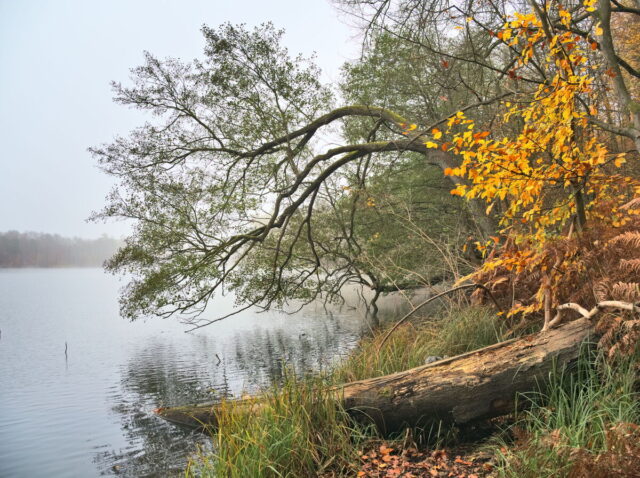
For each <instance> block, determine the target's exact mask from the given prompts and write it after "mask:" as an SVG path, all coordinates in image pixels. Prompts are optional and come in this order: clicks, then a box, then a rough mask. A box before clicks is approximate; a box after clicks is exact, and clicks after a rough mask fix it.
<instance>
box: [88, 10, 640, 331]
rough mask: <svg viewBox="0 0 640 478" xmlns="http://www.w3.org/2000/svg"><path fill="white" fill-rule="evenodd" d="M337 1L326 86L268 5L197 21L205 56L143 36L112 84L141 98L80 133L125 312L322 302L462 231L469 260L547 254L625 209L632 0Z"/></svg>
mask: <svg viewBox="0 0 640 478" xmlns="http://www.w3.org/2000/svg"><path fill="white" fill-rule="evenodd" d="M636 3H637V2H636ZM341 4H342V6H343V7H344V8H345V9H347V10H349V11H350V12H356V13H357V15H359V16H360V17H361V18H364V19H365V20H366V22H365V24H364V25H363V26H364V28H365V30H366V33H367V42H366V43H365V46H364V50H363V55H362V58H361V60H360V61H358V62H355V63H351V64H348V65H346V66H345V68H344V71H343V73H344V75H343V80H342V83H341V85H340V89H339V91H337V90H336V89H335V88H332V87H331V85H323V84H321V82H320V81H319V80H318V77H319V72H318V69H317V68H316V67H315V66H314V64H313V61H312V59H306V58H302V57H296V58H292V57H291V56H290V55H289V53H288V52H287V51H286V49H285V48H283V47H282V45H281V37H282V34H283V33H282V32H281V31H278V30H276V29H275V28H274V27H273V26H271V25H270V24H265V25H263V26H261V27H258V28H256V29H254V30H248V29H246V28H245V27H242V26H232V25H223V26H221V27H219V28H217V29H211V28H207V27H205V28H203V35H204V39H205V52H204V59H202V60H196V61H193V62H189V63H185V62H181V61H178V60H175V59H166V60H160V59H158V58H156V57H155V56H153V55H151V54H147V55H146V61H145V64H144V65H143V66H140V67H138V68H135V69H134V70H132V77H133V78H132V84H131V85H130V86H123V85H121V84H119V83H116V84H114V89H115V92H116V101H118V102H120V103H122V104H125V105H128V106H133V107H136V108H140V109H144V110H147V111H149V112H151V113H152V114H153V115H154V120H153V122H149V123H148V124H146V125H144V126H142V127H140V128H138V129H136V130H135V131H133V132H132V133H131V134H130V135H129V136H128V137H124V138H118V139H117V140H116V141H114V142H113V143H112V144H108V145H103V146H101V147H96V148H94V149H92V152H93V154H94V155H95V156H96V157H97V158H98V161H99V162H100V165H101V166H102V168H103V169H104V170H105V171H106V172H107V173H109V174H111V175H114V176H116V177H118V178H119V185H118V187H117V188H116V189H115V190H114V191H113V193H112V194H111V195H110V196H109V198H108V204H107V206H106V207H105V209H104V210H103V211H102V212H100V213H98V214H97V216H98V217H103V218H117V217H124V218H129V219H133V220H134V224H135V228H134V232H133V234H132V235H131V236H130V237H129V238H128V239H127V241H126V245H125V246H124V247H123V248H122V249H121V250H120V251H119V252H118V253H117V254H116V255H115V256H114V257H113V259H112V260H111V261H110V263H109V268H110V269H111V270H114V271H122V272H129V273H131V274H132V276H133V279H132V281H131V283H130V284H129V286H128V288H127V290H126V292H125V294H124V297H123V312H124V313H125V315H126V316H128V317H132V318H133V317H136V316H138V315H140V314H150V313H152V314H158V315H162V316H166V315H171V314H174V313H180V314H182V316H183V318H184V317H191V318H190V319H189V318H187V320H192V323H193V324H194V325H195V326H200V325H205V324H206V323H209V322H206V321H205V322H201V321H199V320H198V318H197V316H198V314H199V312H201V311H202V310H203V309H204V308H205V307H206V304H207V302H208V301H209V299H210V298H211V297H212V296H213V294H214V293H215V292H216V291H220V290H222V288H223V287H227V288H230V289H232V290H234V291H235V293H236V294H237V297H238V298H239V300H240V301H241V302H242V303H243V304H244V305H243V307H250V306H259V307H264V308H269V307H272V306H281V305H283V304H284V303H285V302H287V301H288V300H290V299H299V300H300V301H299V302H298V303H299V304H304V303H307V302H309V301H312V300H314V299H316V298H318V297H322V298H324V299H325V300H332V299H335V298H339V297H340V291H341V289H342V287H343V286H344V285H345V284H348V283H357V284H361V285H365V286H367V287H370V288H372V289H373V290H374V291H375V293H376V294H375V297H377V296H378V295H379V294H380V293H382V292H386V291H389V290H392V289H394V288H395V289H402V288H411V287H413V286H415V285H416V284H418V283H425V282H429V280H432V279H434V277H440V276H441V275H442V274H439V273H435V272H434V271H435V270H436V269H437V265H436V263H435V262H434V261H435V259H434V258H435V257H437V256H438V254H440V256H441V257H442V256H446V255H447V251H455V250H459V249H460V247H463V245H467V244H466V243H467V242H468V238H469V237H473V238H474V241H477V247H478V249H479V251H481V252H482V251H485V252H486V253H487V254H493V256H491V255H490V256H489V260H487V261H485V265H484V266H483V268H482V269H481V273H480V276H481V275H482V273H486V272H487V271H488V270H495V269H497V268H504V267H506V268H507V269H509V268H511V269H514V268H516V269H517V268H518V267H520V268H522V267H523V265H522V264H521V262H522V261H523V260H524V259H523V258H525V259H527V258H529V259H531V258H533V257H536V258H537V259H536V260H531V261H529V264H538V265H540V267H547V268H548V267H549V264H548V263H549V261H552V264H551V265H552V266H553V261H556V260H557V257H556V258H554V259H553V260H552V259H550V256H549V254H547V253H545V252H544V250H545V249H544V248H545V244H547V243H548V242H549V241H552V240H553V238H554V237H557V236H558V235H559V234H562V233H563V231H564V232H566V226H567V225H569V224H575V227H576V228H578V229H583V228H585V227H586V224H587V222H589V221H592V220H593V218H597V219H598V220H599V221H600V222H602V221H603V220H605V219H606V221H605V222H607V221H608V222H607V224H608V225H609V226H611V227H617V225H620V224H624V223H629V222H630V221H632V219H630V218H629V214H630V213H629V208H626V209H624V208H621V206H622V205H623V204H625V203H627V202H628V201H629V200H630V199H632V198H633V197H634V195H635V194H636V188H637V186H636V182H635V174H634V169H633V167H634V165H633V161H632V160H634V159H635V156H636V155H637V151H638V149H639V148H640V107H639V106H638V98H637V94H638V91H639V90H638V78H640V73H639V71H638V67H639V66H640V64H639V63H638V57H637V51H636V50H635V49H634V47H633V44H630V43H629V42H628V41H627V40H626V38H628V36H627V34H628V35H638V33H639V32H640V29H639V28H638V19H639V18H640V5H637V4H628V5H627V4H625V3H620V2H617V1H613V2H610V1H609V0H597V1H594V0H587V1H586V2H584V3H580V2H573V3H571V2H570V3H567V4H564V3H563V4H560V3H558V2H548V3H536V2H535V1H532V2H530V3H528V4H521V3H519V2H512V1H501V2H494V1H492V0H487V1H483V2H474V1H468V2H451V1H449V0H434V1H432V2H424V1H422V0H400V1H397V2H392V1H389V0H380V1H373V2H371V1H367V2H364V1H363V2H359V1H357V0H354V1H351V0H345V1H343V2H341ZM630 18H631V19H633V20H629V19H630ZM623 31H624V32H625V35H624V36H623V35H621V32H623ZM639 36H640V35H639ZM625 153H626V155H625ZM630 158H631V159H630ZM625 161H626V162H627V163H628V164H627V165H623V163H624V162H625ZM442 173H444V174H442ZM450 189H452V190H453V192H454V193H455V194H456V195H457V196H450V195H449V194H448V193H447V191H448V190H450ZM459 196H462V197H464V198H466V201H461V200H460V198H459ZM606 207H609V208H610V211H611V213H606V212H605V211H604V210H603V208H606ZM487 241H488V242H487ZM497 244H500V245H501V246H500V247H502V248H503V249H504V251H503V252H502V254H498V255H496V254H497V252H496V251H498V250H499V247H498V246H497ZM514 244H516V245H517V253H513V254H512V255H511V256H509V255H508V254H507V253H506V252H505V251H506V249H505V248H507V246H508V247H514V246H513V245H514ZM491 251H493V252H491ZM512 252H513V251H512ZM498 256H499V259H498V258H497V257H498ZM527 260H528V259H527ZM497 261H500V262H497ZM532 267H533V266H532ZM447 269H448V271H449V272H450V271H452V270H456V267H448V268H447ZM511 269H509V270H511ZM466 272H469V271H468V270H467V271H466ZM454 276H457V273H455V274H454ZM480 276H478V277H480ZM450 278H453V279H458V278H459V277H450ZM557 280H558V277H557V276H554V277H547V278H546V279H544V280H543V281H542V282H541V284H540V285H539V289H538V292H537V297H538V299H536V301H535V302H534V303H533V305H532V306H531V307H529V308H528V309H527V310H528V311H529V312H531V311H534V310H537V309H536V307H537V308H539V307H541V304H542V303H543V302H544V300H545V299H544V297H545V292H544V291H546V290H548V288H549V284H550V283H552V282H553V281H557ZM549 300H551V299H549ZM536 304H537V305H536ZM517 309H518V307H514V310H517ZM524 309H526V307H521V308H520V310H524ZM240 310H241V309H240Z"/></svg>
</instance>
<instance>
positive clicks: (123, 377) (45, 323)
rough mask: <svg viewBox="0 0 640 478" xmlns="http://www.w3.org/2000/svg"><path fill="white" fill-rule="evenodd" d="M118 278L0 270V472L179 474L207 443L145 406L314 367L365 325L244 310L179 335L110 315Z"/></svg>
mask: <svg viewBox="0 0 640 478" xmlns="http://www.w3.org/2000/svg"><path fill="white" fill-rule="evenodd" d="M121 286H122V284H121V283H119V282H118V280H117V279H116V278H114V277H112V276H109V275H106V274H104V273H103V272H102V271H101V270H98V269H53V270H52V269H31V270H7V269H5V270H2V269H0V329H1V336H0V477H3V478H4V477H30V478H31V477H45V476H46V477H92V476H101V475H117V476H171V475H174V474H179V472H180V471H181V470H182V468H183V466H184V464H185V462H186V457H187V456H188V455H189V454H190V453H192V452H193V451H194V449H195V448H196V445H197V444H202V445H204V446H206V442H207V440H206V438H205V437H203V436H201V435H200V434H197V433H192V432H190V431H188V430H182V429H179V428H177V427H175V426H172V425H169V424H167V423H165V422H163V421H162V420H160V419H158V418H157V417H155V416H154V415H153V413H152V411H153V409H155V408H157V407H159V406H165V405H180V404H187V403H191V402H197V401H204V400H211V399H213V398H215V397H219V396H238V395H240V394H241V393H242V392H243V391H247V392H252V391H254V392H255V391H257V390H259V388H260V387H262V386H264V385H265V384H268V383H270V382H272V381H274V380H278V379H279V378H280V377H281V375H282V372H283V364H285V363H286V364H287V365H290V366H293V367H294V368H295V369H296V370H297V371H303V370H312V369H321V368H325V367H327V366H329V365H330V364H331V363H332V362H333V361H334V360H335V359H336V357H339V356H342V355H344V354H346V353H347V352H348V351H349V350H350V349H351V348H352V347H353V345H354V344H355V342H356V341H357V339H358V337H359V336H360V335H361V332H362V329H363V327H364V326H363V323H362V320H361V319H360V318H358V317H357V316H356V315H355V314H350V315H349V314H337V315H336V314H334V315H332V316H329V315H326V314H325V313H324V312H322V311H321V310H316V311H307V312H302V313H298V314H295V315H284V314H276V313H269V314H257V313H254V312H245V313H243V314H242V315H241V316H238V317H234V318H230V319H228V320H225V321H222V322H219V323H217V324H213V325H211V326H210V327H208V328H205V329H201V331H198V332H193V333H189V334H185V333H183V331H184V328H183V327H182V326H181V325H179V324H178V323H177V322H176V321H175V320H159V319H155V320H154V319H150V320H148V321H146V322H135V323H130V322H127V321H125V320H123V319H121V318H120V317H119V316H118V304H117V295H118V289H119V288H120V287H121ZM231 306H232V300H231V299H230V298H221V299H217V301H216V302H215V303H213V304H212V305H211V307H210V309H211V311H212V312H213V313H216V314H222V313H224V311H228V310H230V308H231ZM65 342H66V343H67V346H68V349H67V356H66V357H65ZM216 354H217V356H218V357H219V359H220V361H219V360H218V358H217V357H216Z"/></svg>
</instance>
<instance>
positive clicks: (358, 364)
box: [333, 307, 506, 382]
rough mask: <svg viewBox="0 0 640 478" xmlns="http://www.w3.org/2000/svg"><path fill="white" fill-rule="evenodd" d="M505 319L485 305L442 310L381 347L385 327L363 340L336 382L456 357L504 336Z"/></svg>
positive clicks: (340, 369)
mask: <svg viewBox="0 0 640 478" xmlns="http://www.w3.org/2000/svg"><path fill="white" fill-rule="evenodd" d="M505 331H506V327H505V326H504V321H503V319H501V318H499V317H496V315H495V312H493V311H492V310H491V309H488V308H485V307H466V308H461V309H451V310H446V311H442V312H441V315H440V316H439V317H436V318H435V319H430V320H429V321H427V322H425V323H423V324H420V325H414V324H411V323H408V324H406V325H404V326H403V327H401V328H399V329H397V330H396V331H395V332H394V333H393V335H391V336H390V337H389V339H388V340H387V341H386V342H385V344H384V345H383V346H382V348H380V343H381V341H382V339H383V337H384V336H385V335H386V334H385V332H386V331H385V330H382V331H381V332H379V333H376V334H374V335H373V336H372V337H369V338H366V339H363V340H362V341H361V342H360V344H359V347H358V348H357V349H356V350H355V351H354V352H353V353H352V354H351V355H350V356H349V357H347V359H346V360H345V361H344V362H343V363H342V364H340V365H339V366H338V367H337V368H336V369H335V371H334V373H333V378H334V380H336V381H337V382H351V381H354V380H362V379H365V378H372V377H378V376H381V375H388V374H391V373H395V372H400V371H402V370H407V369H409V368H413V367H418V366H419V365H423V364H424V361H425V358H427V357H429V356H453V355H458V354H461V353H465V352H469V351H471V350H475V349H478V348H481V347H485V346H488V345H492V344H495V343H497V342H500V341H501V340H503V338H504V334H505Z"/></svg>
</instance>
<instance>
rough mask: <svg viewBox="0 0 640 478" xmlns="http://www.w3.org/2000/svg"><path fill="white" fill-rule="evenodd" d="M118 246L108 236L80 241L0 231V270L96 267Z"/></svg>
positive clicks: (48, 235) (31, 233)
mask: <svg viewBox="0 0 640 478" xmlns="http://www.w3.org/2000/svg"><path fill="white" fill-rule="evenodd" d="M120 245H121V241H120V240H118V239H114V238H111V237H108V236H102V237H100V238H97V239H81V238H78V237H74V238H69V237H63V236H60V235H58V234H46V233H39V232H18V231H7V232H0V268H7V267H99V266H102V264H103V262H104V261H105V260H106V259H108V258H109V257H111V256H112V255H113V254H114V253H115V252H116V250H117V249H118V247H120Z"/></svg>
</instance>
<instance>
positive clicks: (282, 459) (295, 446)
mask: <svg viewBox="0 0 640 478" xmlns="http://www.w3.org/2000/svg"><path fill="white" fill-rule="evenodd" d="M264 397H266V400H260V401H256V404H255V406H254V407H253V408H252V410H251V411H250V412H249V413H247V410H246V408H245V407H243V409H242V410H240V409H238V408H237V407H236V406H234V404H233V402H227V403H226V404H225V405H224V408H223V410H222V412H221V413H220V414H219V416H218V419H219V430H218V432H217V433H216V434H215V435H214V437H213V439H214V447H215V451H214V453H213V454H209V455H201V456H199V457H198V459H196V460H195V461H193V462H192V463H191V464H190V466H189V469H188V470H187V476H199V477H222V476H224V477H226V478H245V477H249V476H256V477H258V476H259V477H265V478H271V477H274V478H275V477H300V476H317V474H318V473H321V472H324V471H327V470H333V471H336V472H337V473H343V472H347V471H348V470H349V469H350V467H352V466H354V465H353V464H354V463H355V462H356V461H357V456H356V449H357V446H358V443H359V442H360V441H361V437H362V436H363V435H362V434H361V432H360V431H359V430H357V429H355V428H353V427H352V426H351V425H350V422H349V420H348V419H347V417H346V414H345V412H344V411H343V410H342V408H341V407H340V406H339V404H338V403H337V401H336V400H335V399H334V397H332V396H331V393H330V392H327V383H326V381H325V380H322V379H320V378H306V379H297V378H296V377H295V376H294V375H293V374H288V375H287V377H286V379H285V382H284V385H281V386H278V387H273V388H272V389H270V390H269V391H268V392H267V394H266V395H263V398H264Z"/></svg>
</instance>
